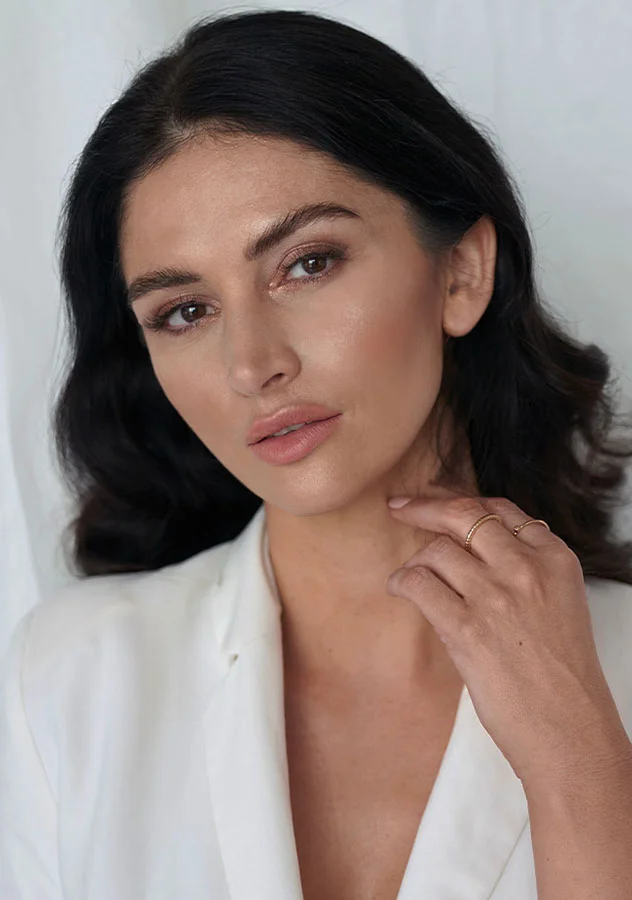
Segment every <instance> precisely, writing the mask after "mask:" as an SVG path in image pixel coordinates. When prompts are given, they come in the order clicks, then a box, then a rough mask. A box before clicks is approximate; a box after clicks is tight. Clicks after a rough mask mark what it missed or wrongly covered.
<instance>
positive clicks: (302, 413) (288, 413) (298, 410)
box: [246, 403, 339, 445]
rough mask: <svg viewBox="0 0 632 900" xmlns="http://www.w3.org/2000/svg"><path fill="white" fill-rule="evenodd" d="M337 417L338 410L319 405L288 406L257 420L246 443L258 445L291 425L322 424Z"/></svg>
mask: <svg viewBox="0 0 632 900" xmlns="http://www.w3.org/2000/svg"><path fill="white" fill-rule="evenodd" d="M337 415H339V412H338V411H337V410H335V409H330V408H329V407H327V406H323V405H321V404H318V403H301V404H295V405H294V406H288V407H285V408H284V409H279V410H277V412H276V413H274V414H273V415H270V416H266V417H261V418H259V419H255V421H254V422H253V424H252V427H251V428H250V430H249V432H248V435H247V438H246V442H247V443H248V444H249V445H250V444H257V443H259V442H260V441H262V440H265V439H266V438H269V437H270V436H271V435H273V434H276V432H278V431H283V429H284V428H288V427H289V426H290V425H309V424H310V422H322V421H324V420H325V419H331V418H332V417H334V416H337Z"/></svg>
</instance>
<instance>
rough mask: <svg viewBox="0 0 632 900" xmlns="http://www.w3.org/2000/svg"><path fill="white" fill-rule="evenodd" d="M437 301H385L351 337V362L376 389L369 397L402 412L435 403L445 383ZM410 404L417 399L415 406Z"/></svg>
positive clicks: (416, 299)
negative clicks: (442, 371)
mask: <svg viewBox="0 0 632 900" xmlns="http://www.w3.org/2000/svg"><path fill="white" fill-rule="evenodd" d="M435 312H436V304H435V303H433V302H432V299H428V300H425V299H424V298H423V297H422V298H421V299H420V298H419V296H418V294H417V295H415V296H414V297H403V298H402V297H401V295H399V296H398V298H397V299H396V300H394V301H393V302H392V303H389V302H382V303H380V304H379V306H378V308H377V309H374V310H373V315H371V316H368V317H367V319H366V320H365V321H364V322H363V323H362V326H361V327H359V328H356V330H355V333H354V334H353V335H351V334H350V335H348V342H347V347H348V350H347V354H346V359H347V360H348V361H349V362H348V364H349V365H354V366H357V368H358V371H357V373H356V375H357V377H358V378H361V379H362V381H363V382H364V383H366V384H367V386H368V385H371V390H370V392H369V391H367V399H370V396H373V397H375V398H376V399H377V398H380V397H381V398H382V399H388V402H390V403H394V404H395V405H396V406H397V407H398V408H402V409H404V410H405V409H408V411H409V413H410V411H411V410H414V409H415V407H416V408H417V409H419V408H420V406H419V404H421V405H422V406H423V404H424V397H425V396H426V395H428V397H429V398H431V402H434V398H435V397H436V393H437V392H438V389H439V385H440V382H441V369H442V354H443V332H442V328H441V321H440V318H439V316H438V315H436V314H435ZM411 399H413V400H416V401H417V403H413V404H412V406H411Z"/></svg>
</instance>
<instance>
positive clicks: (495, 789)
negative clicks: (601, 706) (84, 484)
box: [0, 506, 632, 900]
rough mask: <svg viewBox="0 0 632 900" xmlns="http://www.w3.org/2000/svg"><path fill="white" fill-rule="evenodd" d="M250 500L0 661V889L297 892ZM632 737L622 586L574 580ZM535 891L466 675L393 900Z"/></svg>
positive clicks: (276, 637) (15, 892)
mask: <svg viewBox="0 0 632 900" xmlns="http://www.w3.org/2000/svg"><path fill="white" fill-rule="evenodd" d="M271 573H272V570H271V568H270V559H269V554H268V544H267V531H266V529H265V519H264V508H263V506H261V507H260V508H259V510H258V511H257V512H256V513H255V515H254V517H253V519H252V520H251V521H250V523H249V524H248V525H247V527H246V528H245V529H244V530H243V531H242V533H241V534H240V535H239V536H238V537H237V539H236V540H234V541H229V542H227V543H224V544H222V545H219V546H217V547H213V548H211V549H209V550H205V551H203V552H202V553H199V554H197V555H196V556H193V557H191V558H189V559H188V560H186V561H184V562H182V563H177V564H174V565H170V566H167V567H165V568H163V569H161V570H157V571H154V572H144V573H126V574H116V575H100V576H96V577H92V578H89V579H87V580H85V581H77V582H75V583H73V584H71V585H70V586H67V587H64V588H62V589H61V591H58V592H57V594H56V595H54V596H53V597H52V598H51V599H50V600H47V601H45V602H44V603H40V604H37V605H36V606H35V607H34V608H33V609H31V611H30V612H29V613H28V614H27V615H26V616H25V617H24V618H23V619H22V620H21V621H20V623H19V624H18V627H17V629H16V631H15V632H14V635H13V636H12V641H11V644H10V650H9V654H8V656H7V658H6V661H5V665H4V669H3V675H2V688H3V690H2V703H1V706H0V763H1V765H0V897H1V898H2V900H61V898H63V900H302V893H301V881H300V874H299V867H298V860H297V853H296V844H295V841H294V833H293V826H292V813H291V807H290V794H289V782H288V769H287V756H286V744H285V725H284V695H283V665H282V643H281V624H280V611H281V605H280V603H279V599H278V595H277V593H276V586H275V584H274V579H273V577H272V574H271ZM586 585H587V592H588V597H589V604H590V609H591V614H592V619H593V627H594V632H595V640H596V643H597V649H598V652H599V655H600V660H601V664H602V666H603V668H604V672H605V674H606V678H607V680H608V683H609V685H610V689H611V691H612V693H613V695H614V698H615V701H616V703H617V706H618V709H619V712H620V715H621V717H622V719H623V722H624V725H625V727H626V729H627V731H628V734H630V735H632V653H631V647H632V586H628V585H623V584H620V583H618V582H614V581H607V580H604V579H587V580H586ZM420 898H424V900H489V898H493V900H537V892H536V885H535V870H534V861H533V852H532V847H531V836H530V831H529V820H528V808H527V802H526V798H525V794H524V791H523V789H522V785H521V782H520V780H519V779H518V778H516V776H515V775H514V773H513V770H512V769H511V767H510V765H509V763H508V762H507V761H506V759H505V757H504V756H503V755H502V753H501V752H500V750H499V749H498V748H497V746H496V744H495V743H494V742H493V740H492V739H491V737H490V736H489V734H488V733H487V731H486V730H485V729H484V728H483V726H482V725H481V723H480V720H479V719H478V716H477V715H476V712H475V710H474V707H473V705H472V702H471V699H470V697H469V694H468V692H467V689H466V688H464V689H463V692H462V695H461V700H460V703H459V707H458V712H457V716H456V721H455V724H454V728H453V731H452V734H451V737H450V741H449V744H448V746H447V750H446V753H445V755H444V758H443V760H442V764H441V768H440V770H439V773H438V776H437V779H436V781H435V783H434V786H433V789H432V793H431V795H430V799H429V802H428V805H427V807H426V810H425V812H424V815H423V817H422V819H421V823H420V826H419V830H418V832H417V836H416V839H415V842H414V845H413V848H412V851H411V854H410V858H409V860H408V864H407V867H406V871H405V874H404V878H403V882H402V884H401V888H400V890H399V894H398V897H397V900H420Z"/></svg>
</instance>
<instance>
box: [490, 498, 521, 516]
mask: <svg viewBox="0 0 632 900" xmlns="http://www.w3.org/2000/svg"><path fill="white" fill-rule="evenodd" d="M485 505H486V506H487V507H488V508H489V510H490V512H493V513H496V514H497V515H499V516H502V515H503V513H504V514H505V515H506V516H509V515H511V514H513V513H515V512H516V510H517V509H518V507H517V506H516V504H515V503H513V502H512V501H511V500H509V499H508V498H507V497H489V498H488V499H487V500H485Z"/></svg>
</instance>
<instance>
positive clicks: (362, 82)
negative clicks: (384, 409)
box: [53, 10, 632, 584]
mask: <svg viewBox="0 0 632 900" xmlns="http://www.w3.org/2000/svg"><path fill="white" fill-rule="evenodd" d="M221 132H223V133H229V134H230V133H234V134H238V133H239V134H250V135H265V136H272V137H279V138H286V139H287V138H289V139H291V140H292V141H294V142H296V143H298V144H300V145H303V146H305V147H308V148H311V149H316V150H318V151H321V152H324V153H327V154H329V155H330V156H331V157H333V158H335V159H336V160H337V161H338V162H339V163H341V164H342V165H343V166H346V167H347V170H348V171H349V172H350V173H352V174H353V175H354V176H355V177H360V178H362V179H364V180H365V181H367V182H369V183H372V184H374V185H378V186H380V187H382V188H383V189H386V190H388V191H391V192H394V193H395V194H396V195H398V196H399V197H400V198H401V199H402V200H403V201H404V203H405V209H406V210H407V212H409V213H410V221H411V225H412V226H413V227H414V229H415V233H416V234H417V235H418V238H419V241H420V243H421V245H422V246H423V247H424V249H425V250H426V251H428V252H429V253H441V252H442V251H444V250H446V249H448V248H450V247H452V246H454V245H455V244H456V243H457V242H458V241H459V240H460V239H461V238H462V236H463V235H464V234H465V232H466V231H467V230H468V229H469V228H470V227H471V226H472V225H473V224H474V223H475V222H476V221H477V220H478V219H479V218H480V217H481V216H483V215H486V216H489V217H490V219H491V220H492V222H493V224H494V226H495V229H496V235H497V260H496V269H495V284H494V289H493V293H492V296H491V299H490V302H489V304H488V307H487V309H486V310H485V313H484V314H483V316H482V317H481V319H480V320H479V322H478V323H477V324H476V326H475V327H474V328H473V329H472V330H471V331H470V332H469V333H468V334H466V335H464V336H463V337H459V338H457V339H453V338H450V339H448V340H447V341H446V344H445V356H444V368H443V380H442V384H441V389H440V395H439V396H440V399H441V405H442V406H445V408H446V409H450V410H451V412H452V414H453V415H454V417H455V419H454V420H455V422H456V425H457V426H460V430H461V432H462V434H464V435H467V439H468V442H469V449H470V451H471V456H472V461H473V465H474V468H475V472H476V478H477V482H478V487H479V490H480V492H481V494H482V495H483V496H504V497H508V498H509V499H511V500H513V501H514V502H515V503H517V504H518V505H519V506H520V507H521V508H522V509H523V510H524V511H525V512H526V513H527V514H528V515H529V516H533V517H537V518H543V519H545V520H546V521H547V522H548V523H549V525H550V527H551V530H552V531H554V532H555V533H556V534H558V535H559V536H560V537H561V538H562V539H563V540H564V541H565V542H566V543H567V544H568V546H569V547H570V548H571V549H572V550H573V551H574V552H575V553H576V555H577V556H578V558H579V560H580V562H581V565H582V568H583V571H584V574H585V575H595V576H598V577H603V578H611V579H616V580H619V581H622V582H626V583H629V584H632V541H630V542H627V543H622V542H620V540H619V539H618V538H616V536H615V535H614V533H613V512H614V509H613V508H614V506H615V505H617V504H620V503H621V502H622V499H621V497H620V496H619V494H620V491H619V488H620V487H621V485H622V482H623V481H624V478H625V462H624V460H625V459H627V458H629V457H630V456H632V441H631V440H630V435H629V433H626V435H624V436H620V437H619V438H618V439H617V440H615V439H614V438H613V436H612V434H611V430H612V428H613V426H614V424H615V419H618V418H619V415H618V414H617V413H616V412H615V405H614V395H613V391H612V385H611V384H610V377H611V367H610V364H609V361H608V357H607V356H606V355H605V353H604V352H603V351H602V350H601V349H600V348H598V347H597V346H595V345H594V344H590V345H582V344H580V343H578V342H576V341H575V340H573V339H571V337H570V336H569V335H568V334H566V333H564V330H563V328H562V326H561V325H560V324H558V322H557V321H556V319H555V317H554V316H553V313H552V312H551V311H550V310H549V311H547V310H545V308H544V305H543V302H542V300H541V299H540V297H539V296H538V291H537V288H536V284H535V277H534V269H533V249H532V240H531V238H530V233H529V228H528V224H527V221H526V215H525V212H524V208H523V203H522V200H521V198H520V194H519V191H518V189H517V188H516V186H515V184H513V182H512V179H511V177H510V175H509V174H508V172H507V171H506V169H505V167H504V165H503V163H502V162H501V158H500V156H501V154H500V151H499V150H497V149H495V148H494V146H493V138H492V137H490V136H489V135H487V134H485V130H484V128H483V127H482V126H480V125H475V124H474V123H473V120H471V119H469V118H468V116H467V115H466V114H464V113H463V112H462V111H460V110H459V109H457V108H456V107H455V105H453V104H452V103H451V102H450V101H449V100H448V99H446V98H445V97H444V96H443V95H442V94H441V93H440V92H439V91H438V90H437V89H436V88H435V87H434V86H433V84H432V83H431V82H430V81H429V79H428V78H427V77H426V76H425V75H424V74H423V72H422V71H420V69H419V68H418V67H417V66H416V65H414V64H413V63H412V62H411V61H409V60H408V59H406V58H405V57H403V56H401V55H400V54H399V53H397V52H396V51H395V50H393V49H392V48H390V47H389V46H387V45H385V44H384V43H382V42H381V41H379V40H377V39H376V38H374V37H371V36H369V35H368V34H365V33H363V32H362V31H360V30H358V29H356V28H354V27H352V26H350V25H347V24H343V23H342V22H340V21H338V20H334V19H331V18H328V17H327V16H323V15H320V14H314V13H309V12H298V11H286V10H272V11H257V12H247V13H244V12H238V13H235V12H233V13H232V14H225V15H221V16H218V15H215V16H210V17H209V16H207V17H204V18H203V19H201V20H198V21H197V22H196V23H195V24H194V26H193V27H191V28H190V29H188V30H187V31H186V32H185V33H184V35H183V36H182V37H181V38H180V39H179V40H178V42H177V43H176V44H175V45H174V46H172V47H171V48H169V49H168V50H167V51H166V52H164V53H163V54H162V55H160V56H158V57H157V58H155V59H153V60H152V61H150V62H149V63H147V64H145V65H144V66H143V67H142V68H141V69H140V70H139V71H138V72H137V73H136V74H135V76H134V77H133V79H132V80H131V82H130V83H129V85H128V86H127V87H126V89H125V91H124V92H123V94H122V95H121V97H120V98H119V99H118V100H116V102H114V103H113V104H112V105H111V106H109V108H108V109H107V110H106V111H105V113H104V114H103V116H102V117H101V119H100V120H99V122H98V124H97V127H96V129H95V130H94V132H93V133H92V135H91V137H90V138H89V140H88V142H87V144H86V146H85V148H84V149H83V151H82V153H81V154H80V156H79V158H78V160H77V162H76V165H75V168H74V171H73V173H72V178H71V181H70V184H69V188H68V190H67V193H66V196H65V199H64V205H63V208H62V213H61V216H60V223H59V224H60V234H59V237H58V239H61V251H60V260H61V281H62V288H63V293H64V298H65V310H66V314H67V317H68V320H69V335H70V347H71V350H70V358H69V361H68V366H67V369H66V371H65V372H64V373H63V384H62V386H61V389H60V391H59V394H58V396H57V397H56V398H55V408H54V411H53V419H54V439H55V448H56V451H57V455H58V460H59V462H60V464H61V468H62V474H63V476H64V478H65V480H66V482H67V483H68V485H69V486H70V488H71V490H72V491H73V493H74V498H75V500H76V502H77V505H78V512H77V514H76V516H75V517H74V518H73V520H72V522H71V523H70V524H69V525H68V528H67V532H69V535H70V537H71V539H72V549H71V550H68V548H65V549H66V552H67V553H69V554H70V555H69V556H68V561H69V565H70V566H71V568H73V569H74V571H75V573H76V574H77V575H79V576H90V575H98V574H104V573H112V572H126V571H139V570H150V569H156V568H159V567H161V566H165V565H168V564H170V563H174V562H179V561H181V560H184V559H186V558H187V557H189V556H192V555H194V554H196V553H198V552H201V551H202V550H204V549H206V548H208V547H211V546H213V545H216V544H220V543H223V542H225V541H229V540H232V539H234V538H235V537H236V536H237V535H238V534H239V533H240V532H241V531H242V529H243V528H244V527H245V526H246V525H247V524H248V522H249V521H250V519H251V518H252V516H253V515H254V513H255V512H256V510H257V509H258V507H259V506H260V505H261V503H262V500H261V498H260V497H258V496H256V495H255V494H254V493H252V492H251V491H250V490H248V488H246V487H245V486H244V485H243V484H242V483H241V482H239V481H238V480H237V479H236V478H235V477H234V476H233V475H232V474H231V473H230V472H229V471H228V470H227V469H226V468H225V467H224V466H222V465H221V464H220V463H219V462H218V460H217V459H216V458H215V457H214V456H213V454H212V453H211V452H210V451H209V450H208V448H207V447H206V446H205V445H204V444H203V443H202V442H201V440H200V439H199V438H198V437H197V436H196V435H195V434H194V432H193V431H192V430H191V429H190V428H189V426H188V425H187V424H186V423H185V422H184V420H183V419H182V418H181V416H180V415H179V414H178V412H177V411H176V410H175V408H174V407H173V406H172V404H171V403H170V402H169V401H168V400H167V398H166V397H165V395H164V393H163V391H162V389H161V387H160V385H159V383H158V381H157V379H156V377H155V374H154V372H153V368H152V365H151V361H150V357H149V353H148V350H147V347H146V345H145V342H144V339H143V336H142V332H141V330H140V328H139V326H138V324H137V322H136V320H135V318H134V316H133V314H132V313H131V312H130V310H129V309H128V308H127V305H126V285H125V283H124V280H123V276H122V270H121V265H120V248H119V234H120V225H121V221H122V215H123V211H124V204H125V200H126V196H127V192H128V191H129V189H130V187H131V185H132V183H133V182H135V181H136V180H137V179H141V178H142V177H143V176H144V175H145V174H147V173H148V172H149V171H150V170H152V168H153V167H155V166H157V165H159V164H160V163H161V162H162V161H164V160H165V159H167V158H168V157H169V156H170V155H171V154H173V153H176V152H177V151H178V149H179V148H181V147H182V146H183V145H184V144H185V142H187V141H188V140H190V139H191V138H193V137H195V136H196V135H199V134H201V133H209V134H213V133H221ZM629 426H630V423H629V421H627V422H626V428H629ZM461 449H462V448H461ZM458 455H459V447H458V446H456V442H455V443H454V446H453V448H452V449H451V450H450V452H448V453H446V454H443V453H439V457H440V460H441V462H442V465H443V468H442V471H443V472H444V473H449V472H450V471H451V470H452V468H453V466H454V464H455V462H456V460H457V457H458ZM66 537H68V534H67V533H65V535H64V539H65V538H66Z"/></svg>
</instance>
